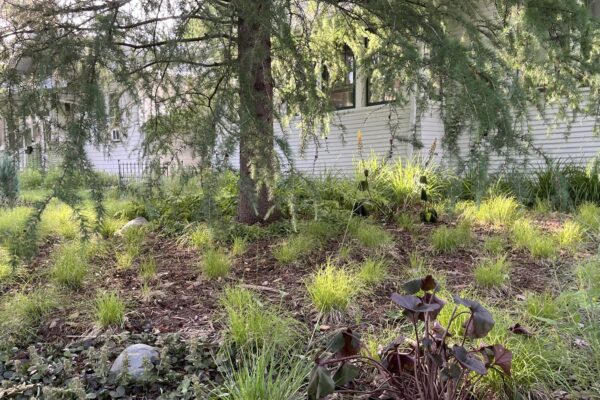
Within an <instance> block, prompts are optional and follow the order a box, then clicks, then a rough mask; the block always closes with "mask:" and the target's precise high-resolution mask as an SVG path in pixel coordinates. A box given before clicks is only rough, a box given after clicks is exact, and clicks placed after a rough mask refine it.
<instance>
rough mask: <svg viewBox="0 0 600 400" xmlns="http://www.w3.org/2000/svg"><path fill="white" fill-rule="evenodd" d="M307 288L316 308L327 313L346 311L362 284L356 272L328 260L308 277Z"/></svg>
mask: <svg viewBox="0 0 600 400" xmlns="http://www.w3.org/2000/svg"><path fill="white" fill-rule="evenodd" d="M306 289H307V291H308V295H309V297H310V299H311V301H312V303H313V305H314V306H315V308H316V309H317V310H318V311H319V312H322V313H325V314H326V313H330V312H332V311H338V312H344V311H346V310H347V309H348V307H349V306H350V304H351V303H352V300H354V298H355V297H356V296H357V295H358V293H359V292H360V290H361V286H360V281H359V279H358V277H357V276H356V274H355V273H353V272H352V271H350V270H347V269H345V268H341V267H336V266H334V265H333V264H332V263H331V261H327V263H326V264H325V265H324V266H323V267H321V268H320V269H319V270H317V271H316V272H314V273H313V274H312V275H311V276H310V277H309V278H308V280H307V282H306Z"/></svg>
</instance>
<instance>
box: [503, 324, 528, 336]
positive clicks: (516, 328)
mask: <svg viewBox="0 0 600 400" xmlns="http://www.w3.org/2000/svg"><path fill="white" fill-rule="evenodd" d="M508 330H509V331H511V332H512V333H514V334H515V335H525V336H533V334H532V333H531V332H530V331H529V330H527V329H526V328H525V327H523V326H521V324H514V325H513V326H511V327H510V328H508Z"/></svg>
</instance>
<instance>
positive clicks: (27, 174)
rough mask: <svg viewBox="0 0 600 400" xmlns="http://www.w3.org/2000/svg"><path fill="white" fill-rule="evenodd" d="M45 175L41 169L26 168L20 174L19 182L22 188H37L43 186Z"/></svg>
mask: <svg viewBox="0 0 600 400" xmlns="http://www.w3.org/2000/svg"><path fill="white" fill-rule="evenodd" d="M43 181H44V177H43V175H42V173H41V172H40V170H38V169H34V168H25V170H23V171H21V173H20V174H19V182H20V184H21V188H22V189H37V188H39V187H41V186H42V182H43Z"/></svg>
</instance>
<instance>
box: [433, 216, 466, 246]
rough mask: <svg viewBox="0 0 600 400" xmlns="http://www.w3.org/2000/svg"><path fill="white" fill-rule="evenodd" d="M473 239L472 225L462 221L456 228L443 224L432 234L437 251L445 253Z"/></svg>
mask: <svg viewBox="0 0 600 400" xmlns="http://www.w3.org/2000/svg"><path fill="white" fill-rule="evenodd" d="M470 241H471V227H470V226H469V225H468V224H467V223H461V224H460V225H458V226H456V227H454V228H448V227H447V226H442V227H440V228H438V229H436V230H435V231H434V232H433V234H432V235H431V244H432V245H433V249H434V250H435V251H436V252H439V253H444V252H447V251H452V250H455V249H457V248H458V247H461V246H463V245H465V244H467V243H469V242H470Z"/></svg>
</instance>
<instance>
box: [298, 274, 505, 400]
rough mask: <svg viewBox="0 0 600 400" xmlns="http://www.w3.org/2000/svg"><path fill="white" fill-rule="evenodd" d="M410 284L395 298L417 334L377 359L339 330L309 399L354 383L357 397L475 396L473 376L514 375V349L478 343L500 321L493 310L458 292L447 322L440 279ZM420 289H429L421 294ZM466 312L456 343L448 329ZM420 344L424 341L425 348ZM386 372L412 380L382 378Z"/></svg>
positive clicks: (313, 375)
mask: <svg viewBox="0 0 600 400" xmlns="http://www.w3.org/2000/svg"><path fill="white" fill-rule="evenodd" d="M404 287H405V290H406V292H407V293H408V294H407V295H400V294H397V293H394V294H392V301H394V302H395V303H396V304H397V305H399V306H400V307H401V308H402V309H403V311H404V314H405V316H406V317H407V319H408V321H410V323H412V325H413V332H414V337H413V338H407V339H405V338H404V337H403V336H401V337H400V339H399V340H394V341H393V342H392V343H391V344H390V345H387V346H385V347H383V350H382V351H381V352H380V353H379V357H378V359H374V358H373V357H370V356H368V355H364V354H362V353H361V348H363V344H362V343H361V340H360V338H359V336H358V335H357V334H356V333H354V332H353V331H352V330H351V329H344V330H341V331H338V332H337V333H336V334H335V335H334V336H333V338H332V339H331V341H330V342H329V345H328V347H327V350H326V352H325V353H324V354H322V355H320V356H318V357H316V361H315V363H316V365H315V368H314V369H313V371H312V373H311V377H310V380H309V383H308V388H307V391H308V397H309V399H321V398H325V397H326V396H329V395H331V394H333V393H334V392H336V390H339V391H345V390H348V388H349V387H352V393H353V394H354V395H355V396H363V395H364V396H372V397H381V396H385V394H386V393H401V394H402V396H403V398H407V399H416V398H423V399H451V400H454V399H469V398H471V397H472V395H473V390H474V389H475V386H474V384H473V380H472V379H471V377H473V376H482V377H483V376H485V375H487V374H488V373H497V374H500V375H502V376H503V378H504V377H506V376H510V374H511V366H512V353H511V352H510V351H509V350H507V349H506V348H505V347H504V346H503V345H502V344H493V345H485V344H483V345H478V344H477V342H476V339H481V338H484V337H486V336H487V335H488V333H489V332H490V331H491V330H492V329H493V327H494V324H495V321H494V319H493V317H492V315H491V314H490V312H489V311H488V310H487V309H485V308H484V307H483V306H482V305H481V304H479V303H477V302H475V301H471V300H467V299H462V298H460V297H458V296H454V302H455V305H454V308H453V311H452V313H451V314H450V317H449V320H448V322H447V324H446V325H442V324H441V322H439V321H438V320H437V316H438V314H439V313H440V311H441V309H442V308H443V307H445V305H446V301H444V300H442V299H441V298H439V297H437V295H436V293H437V283H436V282H435V280H434V279H433V278H432V277H431V276H427V277H425V278H422V279H421V278H419V279H415V280H413V281H410V282H407V283H406V284H405V285H404ZM417 293H424V294H423V295H422V296H421V297H417V296H415V294H417ZM459 311H461V312H459ZM462 311H464V313H465V314H468V316H467V315H464V314H463V312H462ZM464 317H467V319H466V321H467V323H466V324H465V325H464V326H465V328H464V329H463V332H461V333H460V337H459V339H458V340H453V343H454V344H453V345H451V344H450V343H448V342H450V337H449V335H448V334H447V333H446V332H449V331H451V330H457V329H453V326H456V325H459V326H463V324H462V322H463V321H464V320H465V318H464ZM419 321H424V324H419ZM414 343H420V344H421V345H422V346H423V348H422V347H421V345H419V346H414V345H413V344H414ZM467 343H470V346H469V345H467ZM492 343H494V342H492ZM469 347H470V348H469ZM438 356H439V357H438ZM373 371H376V372H375V373H373ZM382 375H383V376H386V377H394V376H405V377H410V379H384V380H383V381H382V380H381V379H380V377H381V376H382ZM359 376H360V380H358V379H357V378H358V377H359ZM350 385H352V386H350ZM425 394H426V395H425Z"/></svg>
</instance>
